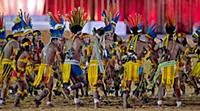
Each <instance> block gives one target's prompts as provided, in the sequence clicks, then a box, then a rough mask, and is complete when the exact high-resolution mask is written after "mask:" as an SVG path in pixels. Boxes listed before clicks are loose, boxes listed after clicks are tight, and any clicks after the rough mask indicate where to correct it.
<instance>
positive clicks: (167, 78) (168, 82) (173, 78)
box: [154, 16, 185, 107]
mask: <svg viewBox="0 0 200 111" xmlns="http://www.w3.org/2000/svg"><path fill="white" fill-rule="evenodd" d="M167 20H168V21H167V24H166V27H165V29H166V33H167V34H166V36H165V38H164V40H163V43H162V48H163V50H164V51H165V52H167V55H168V56H166V57H165V59H164V60H162V61H160V64H159V65H158V69H157V72H156V76H154V77H155V78H157V77H158V76H159V74H160V72H162V73H161V74H160V75H161V80H160V84H159V90H158V102H157V103H158V105H162V98H163V95H164V91H165V88H166V86H169V87H171V86H172V85H173V87H174V92H175V96H176V104H177V107H179V106H180V105H181V101H180V96H181V94H180V90H179V86H178V80H179V79H178V77H179V75H178V66H179V64H178V62H177V58H176V57H177V54H178V51H179V50H180V51H182V52H185V48H184V47H183V45H182V44H180V43H177V42H176V41H175V39H174V36H175V31H176V30H175V29H176V27H175V22H174V20H173V18H172V17H170V16H168V17H167ZM154 80H157V79H154Z"/></svg>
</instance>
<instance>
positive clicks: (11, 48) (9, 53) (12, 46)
mask: <svg viewBox="0 0 200 111" xmlns="http://www.w3.org/2000/svg"><path fill="white" fill-rule="evenodd" d="M22 22H23V19H22V12H20V13H19V15H18V17H17V18H16V19H15V21H14V23H15V24H14V26H13V27H12V32H13V35H14V37H13V39H11V40H10V41H8V43H7V44H6V45H5V47H4V49H3V56H2V68H3V69H2V71H1V75H0V76H1V80H0V81H2V82H3V88H2V90H1V99H0V104H1V105H2V104H5V97H6V94H7V90H8V87H9V81H10V77H11V72H12V70H13V68H14V67H15V66H14V64H13V62H15V57H16V55H17V52H18V51H19V49H20V44H19V40H20V38H21V37H22V34H23V26H22Z"/></svg>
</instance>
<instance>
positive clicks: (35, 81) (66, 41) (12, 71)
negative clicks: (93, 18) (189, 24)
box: [0, 6, 200, 108]
mask: <svg viewBox="0 0 200 111" xmlns="http://www.w3.org/2000/svg"><path fill="white" fill-rule="evenodd" d="M48 16H49V18H50V26H51V28H50V33H51V37H50V40H49V43H48V44H44V43H43V38H46V36H43V37H42V34H41V32H40V31H39V30H33V29H32V23H31V17H30V16H29V14H28V13H25V12H24V13H23V12H22V10H20V11H19V13H18V16H17V17H16V19H15V20H14V26H13V27H12V34H10V35H8V36H6V28H5V24H4V22H5V20H4V15H3V14H2V13H1V16H0V45H1V47H0V83H1V88H0V89H1V98H0V105H4V104H6V98H7V97H8V96H9V95H10V94H11V93H14V95H15V101H14V106H15V107H18V106H19V105H20V100H23V99H24V98H25V97H27V96H34V97H35V100H34V104H35V106H36V107H39V106H40V104H41V101H42V100H43V99H44V98H46V97H47V98H48V100H47V105H48V106H53V103H52V96H53V95H56V96H62V95H64V96H68V95H70V94H71V92H73V97H74V104H75V105H76V106H77V107H80V105H81V101H80V99H79V96H80V94H83V95H85V96H87V95H88V91H91V92H92V94H93V101H94V106H95V107H96V108H98V107H99V105H100V99H99V98H100V94H99V91H102V92H103V94H104V96H108V95H109V94H114V96H121V97H122V100H123V105H122V106H123V107H124V108H130V107H132V105H130V104H129V103H128V99H129V96H130V94H133V95H135V96H136V97H138V98H140V99H141V100H142V101H143V102H144V103H148V101H149V98H150V97H152V96H155V95H157V96H156V97H157V99H158V101H157V104H158V105H162V99H163V97H164V96H165V94H166V92H167V89H168V88H173V89H174V90H173V96H174V97H175V98H176V105H177V107H179V106H181V104H182V103H181V96H184V95H186V84H188V85H191V86H192V87H193V88H194V93H195V94H199V93H200V89H199V86H198V85H199V83H200V81H199V77H200V24H198V23H197V24H195V25H194V27H193V33H192V41H193V42H194V43H195V45H193V46H191V45H190V44H189V43H188V42H187V38H186V34H185V33H184V32H183V31H181V30H178V29H177V27H176V22H175V20H174V18H173V17H172V16H167V19H166V25H165V30H166V35H165V36H164V37H163V38H162V39H159V38H157V33H156V32H157V25H156V23H152V24H151V25H150V26H149V27H148V30H147V32H146V34H145V38H146V40H145V41H143V40H142V39H141V37H142V35H144V30H143V29H144V26H143V22H142V21H143V20H142V16H141V15H140V14H135V15H134V16H129V17H128V18H127V19H125V20H124V23H125V24H126V25H127V27H128V29H129V33H130V34H129V36H128V37H127V39H126V40H123V39H122V38H121V37H119V36H118V35H117V34H116V33H115V28H116V26H117V25H116V24H117V22H118V20H119V18H120V14H119V12H118V11H117V9H116V7H114V6H111V7H110V8H108V9H107V10H104V11H103V12H102V16H103V18H104V23H105V26H104V27H101V28H98V29H96V28H93V29H91V30H92V33H93V34H87V33H82V32H81V31H82V28H83V27H84V25H85V24H86V23H87V21H88V17H87V14H86V13H85V12H84V10H83V9H81V8H80V7H79V8H74V9H73V10H72V11H71V13H70V14H66V15H61V14H57V15H54V14H52V13H48ZM65 21H68V22H69V29H70V32H69V33H70V35H69V37H64V35H63V34H64V32H65V27H66V24H65ZM156 39H157V40H159V41H160V42H157V41H156ZM193 58H195V60H197V62H195V64H193V62H192V59H193ZM147 62H149V63H150V65H151V68H150V70H149V71H148V72H149V73H148V74H147V73H145V71H144V70H145V68H146V67H144V66H145V64H146V63H147ZM132 88H134V89H132ZM156 89H158V90H156ZM39 90H42V91H41V93H40V94H37V93H38V91H39ZM119 94H120V95H119Z"/></svg>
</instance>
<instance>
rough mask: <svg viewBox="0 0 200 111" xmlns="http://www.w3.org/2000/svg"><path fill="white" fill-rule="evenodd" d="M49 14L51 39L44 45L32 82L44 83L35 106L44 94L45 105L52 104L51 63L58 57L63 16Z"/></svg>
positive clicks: (63, 27) (62, 29) (62, 30)
mask: <svg viewBox="0 0 200 111" xmlns="http://www.w3.org/2000/svg"><path fill="white" fill-rule="evenodd" d="M49 16H50V25H51V29H50V32H51V40H50V43H49V44H48V45H47V46H46V47H44V49H43V51H42V61H41V65H40V66H39V70H38V74H37V76H36V78H35V81H34V84H33V85H34V86H35V87H38V85H39V84H40V82H41V81H42V82H43V83H44V84H45V88H44V90H43V91H42V93H41V95H40V97H39V98H37V99H35V106H36V107H39V105H40V104H41V100H43V99H44V98H45V97H46V96H48V102H47V105H48V106H50V107H52V106H53V104H52V102H51V96H52V88H53V75H52V64H53V62H55V59H56V58H60V57H59V51H58V50H59V49H58V48H59V42H60V39H61V38H62V37H63V33H64V29H65V23H64V17H63V16H62V15H60V14H59V15H57V16H55V15H52V13H49ZM56 18H57V19H56Z"/></svg>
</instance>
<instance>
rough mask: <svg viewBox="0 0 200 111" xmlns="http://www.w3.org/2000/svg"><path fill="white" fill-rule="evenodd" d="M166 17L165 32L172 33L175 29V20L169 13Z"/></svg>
mask: <svg viewBox="0 0 200 111" xmlns="http://www.w3.org/2000/svg"><path fill="white" fill-rule="evenodd" d="M166 18H167V22H166V26H165V30H166V33H167V34H174V33H175V31H176V21H175V19H174V18H173V17H172V16H170V15H168V16H167V17H166Z"/></svg>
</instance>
